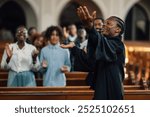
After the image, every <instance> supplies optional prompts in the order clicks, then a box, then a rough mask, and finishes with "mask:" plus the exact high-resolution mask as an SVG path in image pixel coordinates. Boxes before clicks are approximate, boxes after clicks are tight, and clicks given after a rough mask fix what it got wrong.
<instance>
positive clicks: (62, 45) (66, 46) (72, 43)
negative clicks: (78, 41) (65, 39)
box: [60, 42, 75, 49]
mask: <svg viewBox="0 0 150 117" xmlns="http://www.w3.org/2000/svg"><path fill="white" fill-rule="evenodd" d="M74 46H75V44H74V42H70V43H69V44H67V45H65V44H61V45H60V47H61V48H64V49H68V48H73V47H74Z"/></svg>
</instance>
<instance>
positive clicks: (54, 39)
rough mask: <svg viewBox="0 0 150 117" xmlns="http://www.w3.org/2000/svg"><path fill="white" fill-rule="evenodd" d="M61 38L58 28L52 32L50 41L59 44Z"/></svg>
mask: <svg viewBox="0 0 150 117" xmlns="http://www.w3.org/2000/svg"><path fill="white" fill-rule="evenodd" d="M59 39H60V37H59V34H58V32H57V31H56V30H54V31H53V32H52V34H51V37H50V40H49V41H50V43H51V44H52V45H56V44H58V42H59Z"/></svg>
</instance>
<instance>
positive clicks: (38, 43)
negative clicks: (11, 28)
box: [34, 36, 44, 48]
mask: <svg viewBox="0 0 150 117" xmlns="http://www.w3.org/2000/svg"><path fill="white" fill-rule="evenodd" d="M43 44H44V38H43V37H42V36H41V37H38V38H37V39H35V41H34V45H35V46H36V47H39V48H42V46H43Z"/></svg>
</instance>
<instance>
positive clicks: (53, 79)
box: [40, 44, 71, 86]
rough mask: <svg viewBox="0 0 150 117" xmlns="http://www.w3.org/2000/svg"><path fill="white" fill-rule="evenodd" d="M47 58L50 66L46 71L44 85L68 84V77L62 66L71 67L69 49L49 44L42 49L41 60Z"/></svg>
mask: <svg viewBox="0 0 150 117" xmlns="http://www.w3.org/2000/svg"><path fill="white" fill-rule="evenodd" d="M43 60H46V62H47V64H48V66H47V69H46V71H45V73H44V75H43V76H44V79H43V86H66V77H65V74H64V73H63V72H61V70H60V68H61V67H62V66H64V65H65V66H68V67H69V68H70V66H71V64H70V55H69V51H68V49H62V48H61V47H59V44H57V45H51V44H49V45H47V46H46V47H44V48H43V49H42V50H41V56H40V62H41V63H42V61H43Z"/></svg>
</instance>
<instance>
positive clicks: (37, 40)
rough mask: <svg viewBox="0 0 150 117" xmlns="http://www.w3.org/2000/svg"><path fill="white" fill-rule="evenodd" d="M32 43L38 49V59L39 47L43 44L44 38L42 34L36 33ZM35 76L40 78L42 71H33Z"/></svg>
mask: <svg viewBox="0 0 150 117" xmlns="http://www.w3.org/2000/svg"><path fill="white" fill-rule="evenodd" d="M33 45H34V46H35V47H36V49H37V51H38V58H39V59H40V54H41V49H42V48H43V47H44V46H45V38H44V36H43V35H42V34H40V33H37V34H35V35H34V37H33ZM34 74H35V77H36V78H38V79H41V78H42V77H43V73H42V71H40V69H39V70H38V71H36V72H34Z"/></svg>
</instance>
